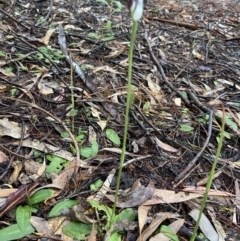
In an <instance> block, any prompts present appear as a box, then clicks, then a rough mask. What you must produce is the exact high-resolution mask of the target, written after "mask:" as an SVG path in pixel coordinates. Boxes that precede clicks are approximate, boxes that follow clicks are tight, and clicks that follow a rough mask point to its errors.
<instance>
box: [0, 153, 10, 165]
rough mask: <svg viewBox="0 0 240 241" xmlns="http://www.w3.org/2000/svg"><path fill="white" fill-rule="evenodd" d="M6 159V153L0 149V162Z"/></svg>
mask: <svg viewBox="0 0 240 241" xmlns="http://www.w3.org/2000/svg"><path fill="white" fill-rule="evenodd" d="M7 160H8V157H7V155H6V154H5V153H4V152H2V151H0V163H3V162H6V161H7Z"/></svg>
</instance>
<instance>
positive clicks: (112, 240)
mask: <svg viewBox="0 0 240 241" xmlns="http://www.w3.org/2000/svg"><path fill="white" fill-rule="evenodd" d="M121 240H122V239H121V235H120V234H119V233H117V232H114V233H112V234H111V236H110V237H109V239H108V241H121Z"/></svg>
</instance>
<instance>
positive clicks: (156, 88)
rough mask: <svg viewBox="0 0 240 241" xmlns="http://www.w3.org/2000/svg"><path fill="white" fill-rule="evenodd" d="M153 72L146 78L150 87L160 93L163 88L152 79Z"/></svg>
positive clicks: (154, 91)
mask: <svg viewBox="0 0 240 241" xmlns="http://www.w3.org/2000/svg"><path fill="white" fill-rule="evenodd" d="M151 78H152V74H149V75H147V77H146V80H147V82H148V87H149V89H150V90H151V91H152V92H153V93H159V92H160V90H161V88H160V86H159V85H158V84H157V83H154V82H153V81H152V79H151Z"/></svg>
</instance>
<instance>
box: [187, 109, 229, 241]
mask: <svg viewBox="0 0 240 241" xmlns="http://www.w3.org/2000/svg"><path fill="white" fill-rule="evenodd" d="M222 108H223V117H222V126H221V129H220V138H219V142H218V147H217V152H216V156H215V158H214V161H213V165H212V169H211V171H210V174H209V178H208V181H207V185H206V191H205V193H204V197H203V200H202V202H201V207H200V211H199V215H198V219H197V222H196V225H195V227H194V230H193V234H192V236H191V239H190V241H194V240H195V237H196V235H197V230H198V226H199V223H200V220H201V217H202V213H203V211H204V208H205V205H206V201H207V197H208V193H209V190H210V187H211V185H212V181H213V176H214V172H215V169H216V166H217V163H218V159H219V157H220V154H221V149H222V144H223V139H224V128H225V110H224V106H222Z"/></svg>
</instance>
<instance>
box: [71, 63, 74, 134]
mask: <svg viewBox="0 0 240 241" xmlns="http://www.w3.org/2000/svg"><path fill="white" fill-rule="evenodd" d="M70 61H71V62H70V63H71V103H72V109H71V110H73V111H74V110H75V104H74V93H73V66H72V59H71V60H70ZM71 118H72V133H73V134H74V129H75V126H74V115H71Z"/></svg>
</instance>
